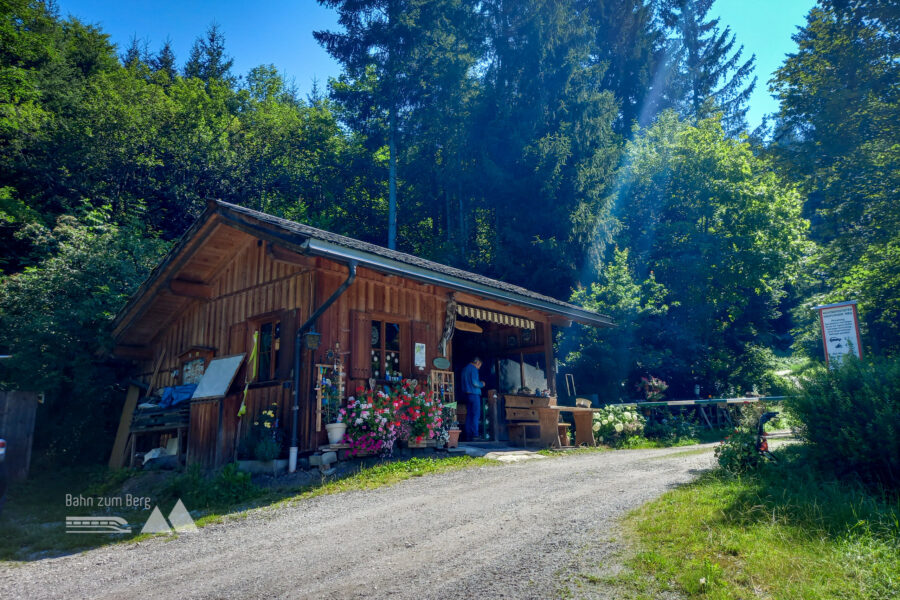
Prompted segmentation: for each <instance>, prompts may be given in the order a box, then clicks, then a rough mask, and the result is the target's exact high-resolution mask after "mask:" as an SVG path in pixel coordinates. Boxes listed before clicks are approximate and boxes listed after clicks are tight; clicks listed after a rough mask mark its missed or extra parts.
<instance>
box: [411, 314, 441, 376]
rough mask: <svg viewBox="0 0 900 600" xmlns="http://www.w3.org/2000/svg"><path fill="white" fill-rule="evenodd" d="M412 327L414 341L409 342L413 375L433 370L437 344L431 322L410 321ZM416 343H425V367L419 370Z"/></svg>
mask: <svg viewBox="0 0 900 600" xmlns="http://www.w3.org/2000/svg"><path fill="white" fill-rule="evenodd" d="M410 328H411V329H412V341H411V342H410V344H409V350H408V352H409V356H410V359H409V364H410V365H412V372H413V377H415V376H416V374H417V373H428V372H430V371H431V361H432V360H433V358H434V353H435V347H434V346H435V344H434V340H433V339H431V323H426V322H425V321H413V322H412V323H410ZM416 344H425V368H424V369H422V370H419V368H418V367H416Z"/></svg>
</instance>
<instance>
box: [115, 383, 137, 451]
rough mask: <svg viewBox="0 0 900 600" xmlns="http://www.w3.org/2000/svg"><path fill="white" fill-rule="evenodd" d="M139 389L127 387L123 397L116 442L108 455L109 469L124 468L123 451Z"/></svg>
mask: <svg viewBox="0 0 900 600" xmlns="http://www.w3.org/2000/svg"><path fill="white" fill-rule="evenodd" d="M140 395H141V389H140V388H139V387H138V386H136V385H130V386H128V392H127V393H126V395H125V406H123V407H122V416H120V417H119V429H118V432H117V433H116V441H115V442H114V443H113V449H112V453H111V454H110V455H109V468H110V469H121V468H122V467H124V466H125V451H126V450H127V449H128V436H129V434H130V432H131V418H132V417H133V416H134V409H135V407H136V406H137V401H138V398H139V397H140Z"/></svg>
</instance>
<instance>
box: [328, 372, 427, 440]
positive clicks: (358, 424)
mask: <svg viewBox="0 0 900 600" xmlns="http://www.w3.org/2000/svg"><path fill="white" fill-rule="evenodd" d="M338 422H340V423H346V424H347V433H346V435H345V436H344V442H345V443H347V444H349V445H350V454H351V455H352V456H362V455H364V453H366V454H383V455H390V454H391V453H392V452H393V449H394V443H395V442H396V441H397V440H398V439H399V440H403V441H407V442H411V443H413V444H421V443H423V442H426V441H428V440H431V439H432V438H434V437H435V435H436V433H437V431H438V430H439V428H440V426H441V423H442V419H441V403H440V401H438V400H436V399H435V398H434V396H433V395H432V393H431V392H430V391H428V390H425V389H422V388H421V387H420V386H418V385H417V383H416V382H415V381H413V380H404V381H402V382H400V383H399V384H397V385H394V386H393V387H391V388H390V389H389V391H388V392H385V391H382V390H379V391H372V390H364V389H363V388H359V389H358V390H357V396H356V397H353V396H351V397H350V398H349V399H348V401H347V406H346V408H342V409H341V410H340V411H339V414H338Z"/></svg>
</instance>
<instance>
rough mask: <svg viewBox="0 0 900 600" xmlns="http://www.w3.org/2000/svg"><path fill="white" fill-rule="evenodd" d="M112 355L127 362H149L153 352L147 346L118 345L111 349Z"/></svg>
mask: <svg viewBox="0 0 900 600" xmlns="http://www.w3.org/2000/svg"><path fill="white" fill-rule="evenodd" d="M112 353H113V356H118V357H119V358H125V359H129V360H151V359H152V358H153V352H152V349H151V348H150V347H149V346H127V345H124V344H119V345H117V346H116V347H115V348H113V351H112Z"/></svg>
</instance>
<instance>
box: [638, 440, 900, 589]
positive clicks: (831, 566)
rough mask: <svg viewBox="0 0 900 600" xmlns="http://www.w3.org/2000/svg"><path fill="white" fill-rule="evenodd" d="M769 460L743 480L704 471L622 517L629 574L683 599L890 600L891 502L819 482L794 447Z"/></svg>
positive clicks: (897, 573) (896, 558) (896, 555)
mask: <svg viewBox="0 0 900 600" xmlns="http://www.w3.org/2000/svg"><path fill="white" fill-rule="evenodd" d="M778 454H779V455H780V457H781V462H780V463H779V464H777V465H773V464H768V465H765V466H764V468H763V469H761V470H760V472H758V473H757V474H755V475H753V476H749V477H744V478H734V477H729V476H727V475H725V474H724V473H722V472H718V471H717V472H713V473H709V474H707V475H704V476H702V477H701V478H700V479H699V480H698V481H696V482H694V483H693V484H690V485H687V486H684V487H682V488H679V489H677V490H674V491H672V492H669V493H667V494H665V495H664V496H662V497H660V498H659V499H658V500H656V501H655V502H652V503H650V504H647V505H645V506H643V507H642V508H640V509H638V510H636V511H635V512H634V513H632V514H631V515H630V516H629V517H628V518H627V519H626V523H625V526H626V530H628V531H629V532H631V533H632V534H633V535H634V537H635V538H636V543H637V548H636V551H635V553H634V555H633V557H632V558H631V559H630V560H629V561H628V564H629V566H630V567H631V568H632V569H633V571H634V574H635V575H636V576H637V578H638V579H639V578H640V577H641V576H648V577H649V579H651V580H652V581H653V582H654V587H656V588H658V589H657V590H656V592H654V594H657V593H664V592H666V591H674V592H676V593H680V594H682V595H684V596H686V597H688V598H714V599H731V598H777V599H779V600H781V599H793V598H823V599H825V598H828V599H831V598H871V599H873V600H874V599H876V598H877V599H885V598H898V597H900V499H898V498H897V497H896V496H893V497H891V496H888V495H885V494H880V495H879V494H874V493H872V492H870V491H867V490H865V489H863V488H862V487H859V486H853V485H848V484H846V483H839V482H836V481H829V480H827V479H822V478H821V477H820V476H819V475H817V474H816V473H815V471H814V470H813V469H812V468H811V467H810V465H809V464H808V463H807V461H806V460H805V457H804V448H803V447H802V446H799V445H793V446H786V447H784V448H783V449H781V450H779V451H778ZM643 593H646V591H642V592H641V593H639V594H638V595H643Z"/></svg>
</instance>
